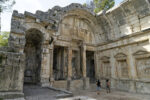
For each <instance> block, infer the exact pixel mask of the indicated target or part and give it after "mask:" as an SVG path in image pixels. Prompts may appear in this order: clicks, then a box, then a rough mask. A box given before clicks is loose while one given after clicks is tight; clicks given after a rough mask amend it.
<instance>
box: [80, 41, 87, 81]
mask: <svg viewBox="0 0 150 100" xmlns="http://www.w3.org/2000/svg"><path fill="white" fill-rule="evenodd" d="M81 56H82V71H83V73H82V74H83V78H86V45H85V44H83V45H82V50H81Z"/></svg>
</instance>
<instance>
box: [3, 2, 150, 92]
mask: <svg viewBox="0 0 150 100" xmlns="http://www.w3.org/2000/svg"><path fill="white" fill-rule="evenodd" d="M97 79H100V80H101V81H102V87H105V80H106V79H110V80H111V88H112V89H115V90H121V91H127V92H133V93H144V94H150V0H125V1H124V2H122V3H121V4H120V5H119V6H117V7H114V8H112V9H110V10H109V11H107V12H100V13H99V14H95V13H94V12H92V11H91V10H90V9H88V8H86V7H84V6H82V5H80V4H71V5H69V6H66V7H63V8H62V7H59V6H55V7H54V8H52V9H49V10H48V11H47V12H42V11H36V13H35V14H32V13H30V12H25V13H24V14H21V13H18V12H17V11H14V12H13V15H12V20H11V34H10V37H9V46H8V47H2V48H0V91H1V92H5V93H6V92H10V91H11V92H22V91H23V85H24V84H26V83H34V84H35V83H36V84H40V85H41V86H43V87H46V86H53V87H57V88H65V89H68V90H77V89H88V88H89V87H90V86H91V85H92V84H95V81H96V80H97Z"/></svg>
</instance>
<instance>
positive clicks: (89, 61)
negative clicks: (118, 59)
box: [86, 51, 95, 83]
mask: <svg viewBox="0 0 150 100" xmlns="http://www.w3.org/2000/svg"><path fill="white" fill-rule="evenodd" d="M86 70H87V71H86V74H87V77H89V78H90V82H91V83H94V82H95V64H94V52H92V51H86Z"/></svg>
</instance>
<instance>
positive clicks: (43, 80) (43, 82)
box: [40, 78, 50, 87]
mask: <svg viewBox="0 0 150 100" xmlns="http://www.w3.org/2000/svg"><path fill="white" fill-rule="evenodd" d="M40 85H41V87H49V86H50V82H49V78H41V82H40Z"/></svg>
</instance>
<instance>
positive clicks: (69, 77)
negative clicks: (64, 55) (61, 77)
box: [67, 47, 72, 90]
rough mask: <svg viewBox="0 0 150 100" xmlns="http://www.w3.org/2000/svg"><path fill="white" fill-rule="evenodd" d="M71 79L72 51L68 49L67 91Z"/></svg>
mask: <svg viewBox="0 0 150 100" xmlns="http://www.w3.org/2000/svg"><path fill="white" fill-rule="evenodd" d="M71 77H72V49H71V48H70V47H69V48H68V79H67V89H68V90H70V84H71Z"/></svg>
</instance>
